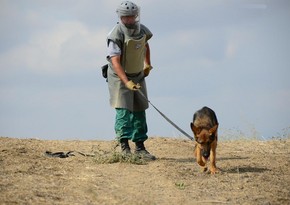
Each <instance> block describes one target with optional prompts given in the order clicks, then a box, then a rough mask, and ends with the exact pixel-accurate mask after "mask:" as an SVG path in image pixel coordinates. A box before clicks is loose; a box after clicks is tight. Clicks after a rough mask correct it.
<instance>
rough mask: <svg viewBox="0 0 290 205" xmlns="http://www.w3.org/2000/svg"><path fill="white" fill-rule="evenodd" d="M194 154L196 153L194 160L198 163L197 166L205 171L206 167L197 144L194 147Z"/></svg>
mask: <svg viewBox="0 0 290 205" xmlns="http://www.w3.org/2000/svg"><path fill="white" fill-rule="evenodd" d="M195 154H196V161H197V163H198V164H199V166H200V167H201V171H202V172H206V171H207V167H206V166H205V162H204V161H203V159H202V155H201V149H200V148H199V147H198V146H197V147H196V150H195Z"/></svg>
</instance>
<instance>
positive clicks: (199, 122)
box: [190, 107, 219, 174]
mask: <svg viewBox="0 0 290 205" xmlns="http://www.w3.org/2000/svg"><path fill="white" fill-rule="evenodd" d="M218 125H219V123H218V120H217V117H216V114H215V112H214V111H213V110H212V109H210V108H208V107H203V108H202V109H200V110H198V111H196V112H195V113H194V115H193V121H192V122H191V123H190V127H191V130H192V132H193V134H194V138H195V141H196V144H195V153H194V154H195V157H196V161H197V163H198V164H199V166H200V167H201V170H202V171H203V172H206V171H207V166H206V163H207V161H208V158H209V159H210V172H211V174H216V173H217V172H218V168H217V167H216V148H217V140H218V134H217V131H218Z"/></svg>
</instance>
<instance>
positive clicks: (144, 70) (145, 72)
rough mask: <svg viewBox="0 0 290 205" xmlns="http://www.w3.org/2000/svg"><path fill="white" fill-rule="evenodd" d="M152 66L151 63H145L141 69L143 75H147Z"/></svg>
mask: <svg viewBox="0 0 290 205" xmlns="http://www.w3.org/2000/svg"><path fill="white" fill-rule="evenodd" d="M152 68H153V67H152V66H151V65H146V66H145V67H144V69H143V72H144V76H145V77H147V76H148V75H149V73H150V70H152Z"/></svg>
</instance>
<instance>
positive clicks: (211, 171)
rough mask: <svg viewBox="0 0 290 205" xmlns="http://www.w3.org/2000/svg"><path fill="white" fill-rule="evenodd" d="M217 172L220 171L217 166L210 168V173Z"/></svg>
mask: <svg viewBox="0 0 290 205" xmlns="http://www.w3.org/2000/svg"><path fill="white" fill-rule="evenodd" d="M219 172H220V170H219V169H218V168H216V167H215V168H211V169H210V173H211V174H218V173H219Z"/></svg>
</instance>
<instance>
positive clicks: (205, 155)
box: [202, 151, 209, 159]
mask: <svg viewBox="0 0 290 205" xmlns="http://www.w3.org/2000/svg"><path fill="white" fill-rule="evenodd" d="M202 156H203V157H204V158H206V159H207V158H208V157H209V152H206V151H203V152H202Z"/></svg>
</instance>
